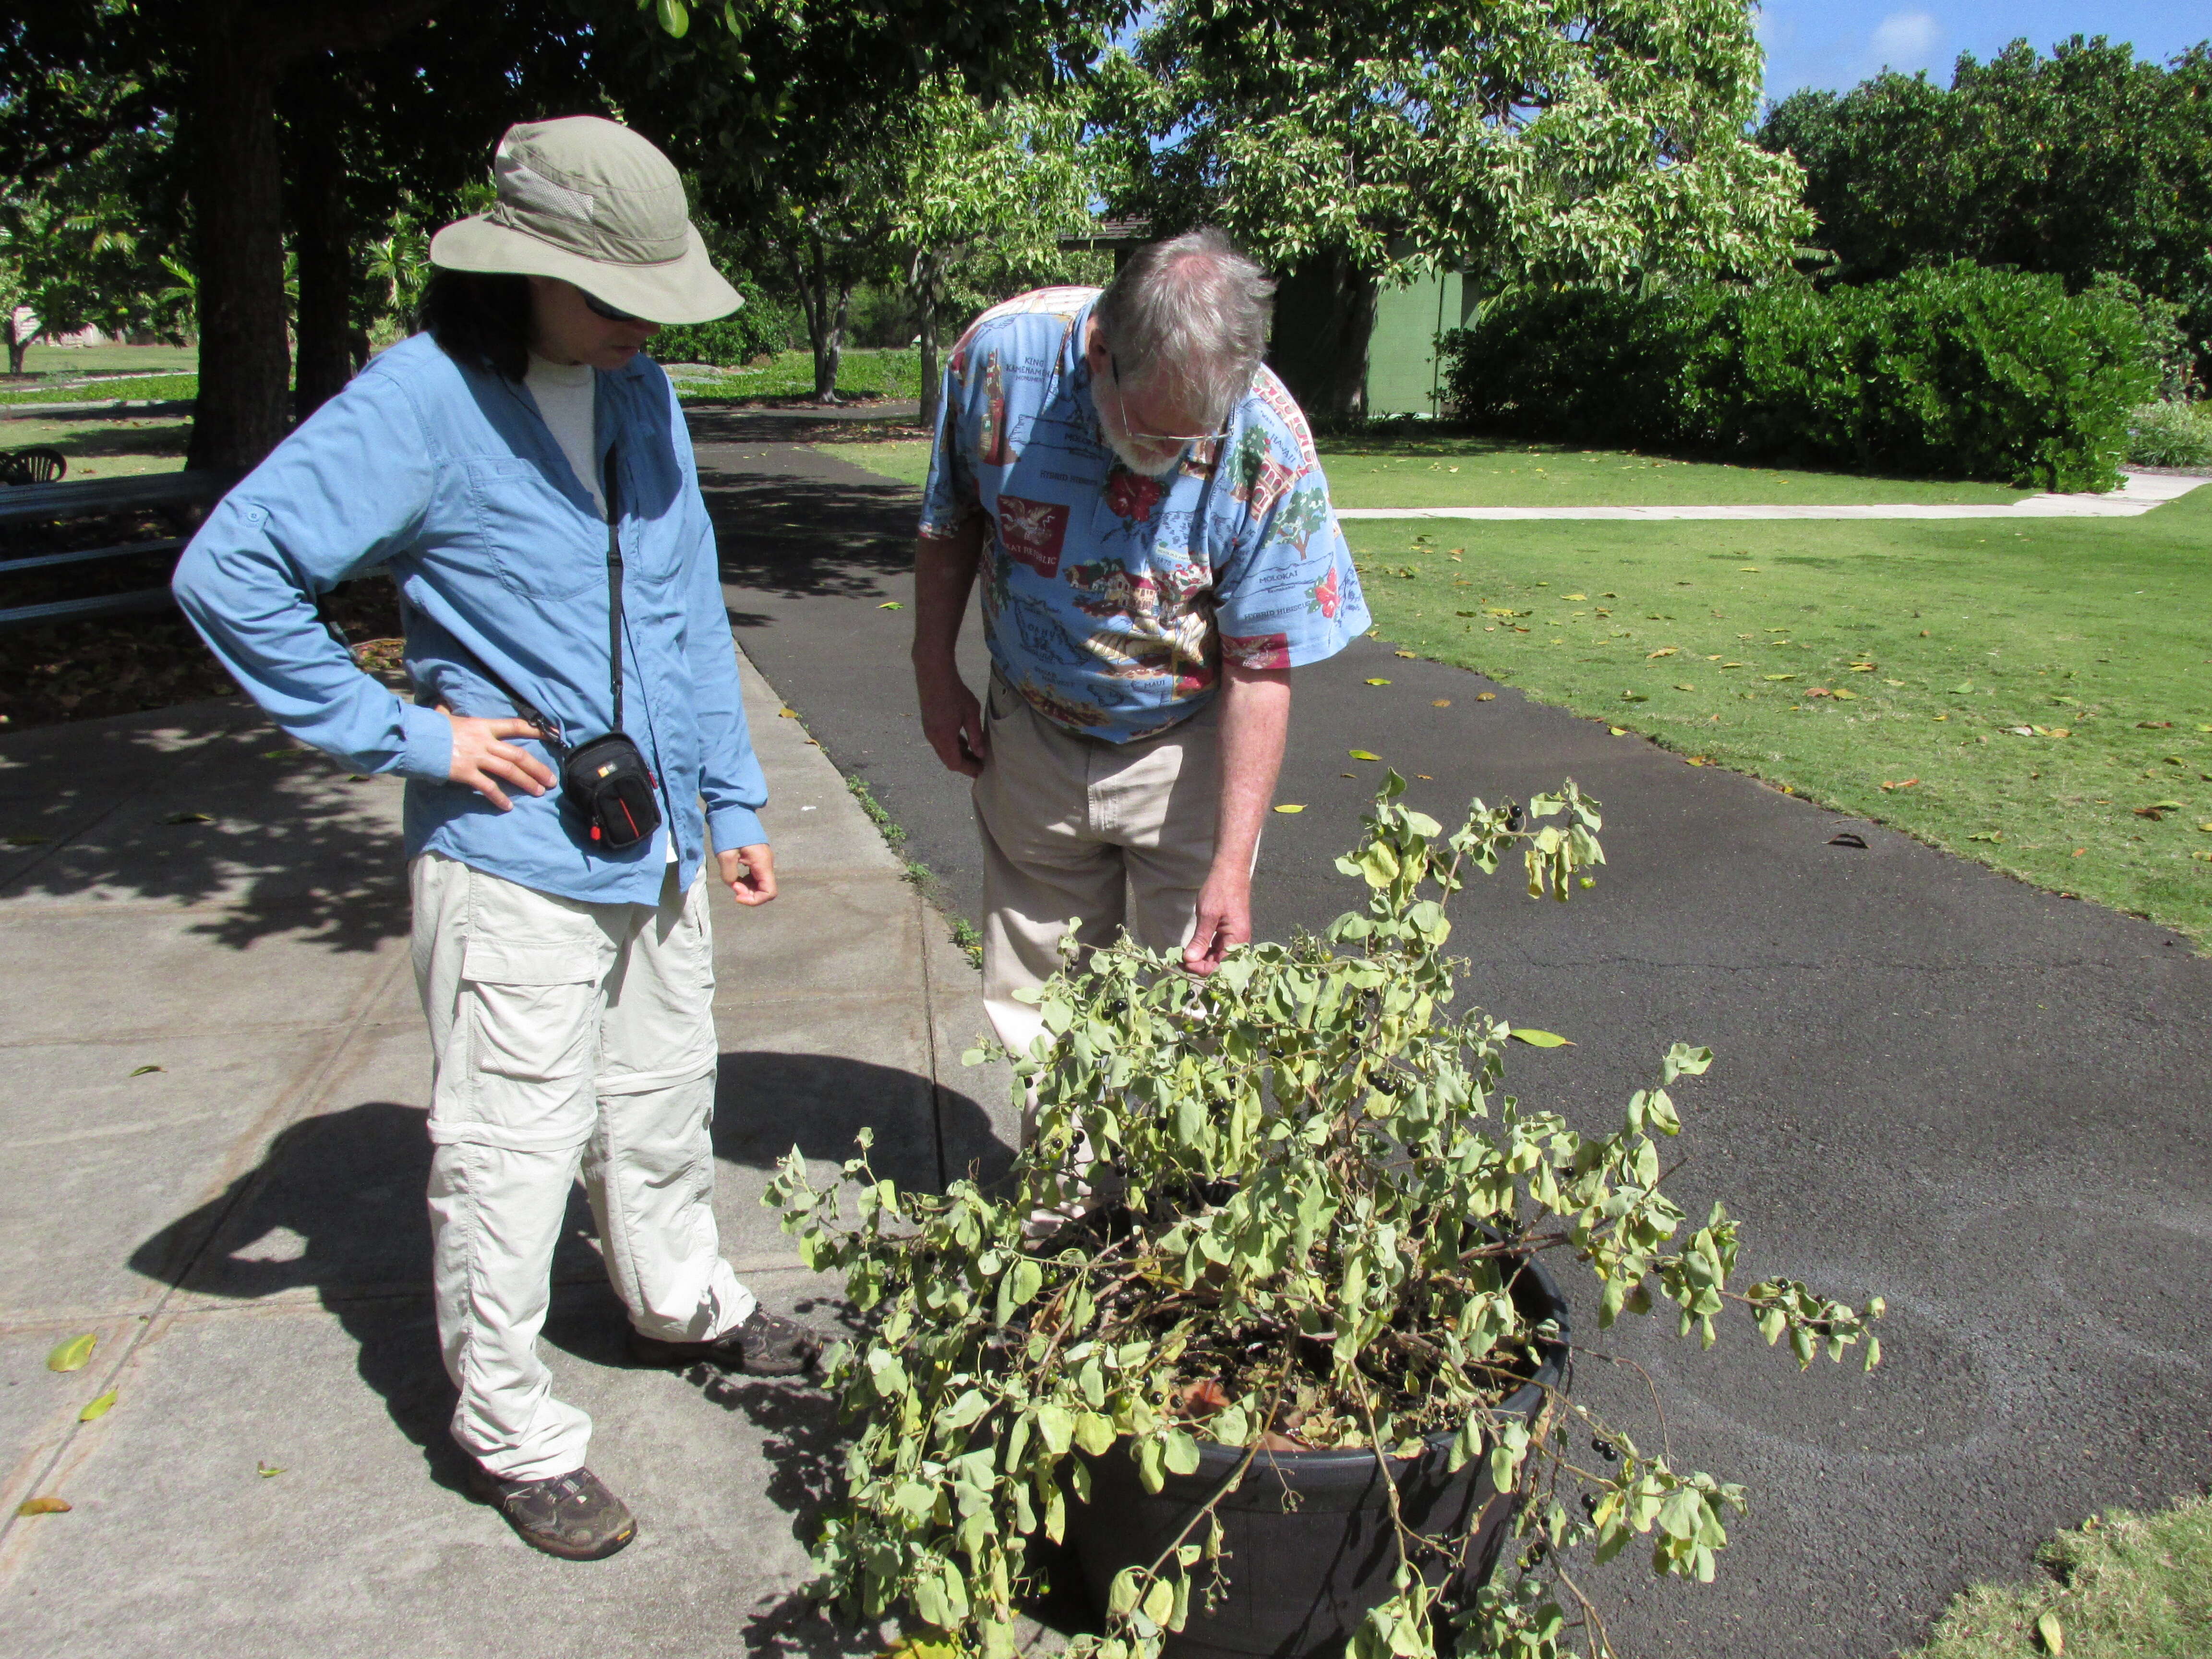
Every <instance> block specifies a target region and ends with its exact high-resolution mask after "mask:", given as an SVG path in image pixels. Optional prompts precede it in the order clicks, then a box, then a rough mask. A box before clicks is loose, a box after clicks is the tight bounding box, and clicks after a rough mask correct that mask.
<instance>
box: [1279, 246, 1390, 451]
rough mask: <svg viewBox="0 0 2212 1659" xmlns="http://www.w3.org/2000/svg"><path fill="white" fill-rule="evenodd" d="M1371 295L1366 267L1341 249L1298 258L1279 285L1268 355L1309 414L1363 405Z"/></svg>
mask: <svg viewBox="0 0 2212 1659" xmlns="http://www.w3.org/2000/svg"><path fill="white" fill-rule="evenodd" d="M1375 295H1376V282H1375V277H1374V276H1373V274H1372V273H1370V272H1368V271H1364V270H1360V269H1359V268H1358V266H1357V265H1355V264H1353V263H1352V260H1351V258H1349V256H1347V255H1346V253H1345V252H1343V251H1342V250H1341V249H1337V250H1333V251H1331V252H1328V253H1323V254H1320V255H1317V256H1316V258H1312V259H1310V260H1309V261H1308V262H1307V263H1306V264H1303V265H1300V266H1299V267H1298V268H1297V270H1294V271H1292V272H1291V273H1290V274H1289V275H1288V276H1285V278H1284V279H1283V282H1282V284H1281V286H1280V287H1279V289H1278V290H1277V293H1276V298H1275V331H1274V340H1273V344H1272V345H1271V346H1270V348H1269V349H1268V353H1267V362H1268V364H1269V365H1270V366H1271V367H1272V368H1273V369H1274V371H1275V373H1276V374H1279V375H1280V376H1282V379H1283V384H1284V385H1285V386H1288V387H1289V388H1290V392H1291V396H1292V397H1293V398H1297V400H1298V406H1299V407H1300V408H1301V409H1303V410H1305V412H1306V414H1307V415H1308V416H1310V417H1312V418H1314V419H1316V420H1318V421H1323V422H1338V421H1351V420H1357V419H1358V418H1359V417H1360V416H1362V415H1364V414H1365V413H1366V410H1367V349H1368V342H1369V339H1370V337H1371V336H1372V335H1373V334H1374V332H1375Z"/></svg>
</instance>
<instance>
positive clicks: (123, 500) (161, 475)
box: [0, 469, 240, 525]
mask: <svg viewBox="0 0 2212 1659" xmlns="http://www.w3.org/2000/svg"><path fill="white" fill-rule="evenodd" d="M239 477H240V475H239V474H237V473H234V472H219V471H210V470H206V469H201V470H197V471H184V472H142V473H139V474H137V476H135V477H127V478H84V479H77V480H70V479H64V480H63V481H62V482H61V483H48V484H20V485H17V486H15V487H14V488H12V489H0V525H10V524H34V523H38V522H40V521H41V520H47V519H87V518H91V517H93V516H94V515H95V514H98V513H127V512H130V511H131V510H132V509H134V508H139V509H149V508H158V507H195V506H198V505H199V504H201V503H202V502H212V501H220V500H221V499H222V496H223V495H225V494H226V493H227V492H228V490H229V489H230V487H231V486H232V485H233V484H234V483H237V482H238V480H239Z"/></svg>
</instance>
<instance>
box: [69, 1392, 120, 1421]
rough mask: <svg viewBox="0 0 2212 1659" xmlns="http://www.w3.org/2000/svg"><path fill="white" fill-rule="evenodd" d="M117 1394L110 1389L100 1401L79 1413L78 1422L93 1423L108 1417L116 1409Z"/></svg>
mask: <svg viewBox="0 0 2212 1659" xmlns="http://www.w3.org/2000/svg"><path fill="white" fill-rule="evenodd" d="M115 1394H116V1391H115V1390H114V1389H109V1390H108V1391H107V1392H106V1394H104V1395H100V1398H99V1399H97V1400H95V1401H93V1402H92V1403H91V1404H90V1405H88V1406H87V1407H85V1408H84V1409H83V1410H82V1411H81V1412H79V1413H77V1414H76V1420H77V1421H78V1422H80V1423H91V1422H94V1421H96V1420H97V1419H100V1418H103V1417H105V1416H106V1415H107V1413H110V1412H112V1411H113V1410H114V1409H115Z"/></svg>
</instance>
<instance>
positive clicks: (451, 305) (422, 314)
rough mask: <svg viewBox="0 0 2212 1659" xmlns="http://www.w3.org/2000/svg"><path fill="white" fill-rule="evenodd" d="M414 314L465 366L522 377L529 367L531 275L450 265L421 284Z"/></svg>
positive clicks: (483, 371) (453, 356)
mask: <svg viewBox="0 0 2212 1659" xmlns="http://www.w3.org/2000/svg"><path fill="white" fill-rule="evenodd" d="M416 321H417V322H418V323H419V324H420V325H422V330H423V331H424V332H425V333H427V334H428V335H429V337H431V338H432V339H434V340H435V341H436V342H437V343H438V349H440V350H441V351H443V352H444V353H445V354H446V355H447V356H448V357H451V358H452V359H453V361H454V362H457V363H459V364H460V366H461V367H462V368H473V369H476V370H478V371H479V372H481V373H483V374H498V375H501V376H504V377H505V378H506V379H507V380H520V379H522V378H523V376H525V375H526V374H529V372H530V279H529V278H528V277H527V276H513V275H512V274H510V273H508V272H506V271H488V270H447V269H446V267H444V266H443V265H441V266H439V267H437V268H436V269H435V270H432V271H431V273H430V280H429V282H428V283H425V284H424V285H423V289H422V305H421V307H419V308H418V309H417V310H416Z"/></svg>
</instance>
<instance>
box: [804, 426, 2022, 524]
mask: <svg viewBox="0 0 2212 1659" xmlns="http://www.w3.org/2000/svg"><path fill="white" fill-rule="evenodd" d="M837 453H839V454H840V455H842V456H843V457H845V459H848V460H854V461H858V462H859V463H860V465H863V466H865V467H866V468H868V469H869V470H870V471H875V472H880V473H882V474H883V475H884V477H889V478H898V479H902V480H903V481H904V482H906V483H911V484H915V485H919V484H920V483H921V482H922V479H923V478H924V477H925V476H926V475H927V473H928V471H929V446H928V445H927V444H926V443H883V444H871V445H869V446H868V447H866V449H855V448H853V447H848V446H842V445H841V446H840V447H839V448H838V451H837ZM1321 462H1322V471H1325V472H1327V473H1328V484H1329V498H1330V499H1331V500H1332V501H1334V502H1335V503H1336V504H1337V505H1338V506H1339V507H1681V506H1696V507H1734V506H1738V505H1743V504H1754V505H1768V504H1773V505H1784V506H1797V505H1804V506H1821V507H1825V506H1829V505H1832V504H1835V503H1838V502H1842V503H1863V502H1892V503H1905V502H1930V501H1935V502H1945V503H1950V502H1961V503H1969V504H1972V503H1977V502H1984V501H1995V502H2000V503H2002V502H2006V501H2020V500H2021V499H2022V498H2023V497H2024V496H2025V495H2027V493H2028V492H2027V491H2024V490H2018V489H2007V488H2005V487H2004V486H2003V485H2002V484H1984V483H1942V482H1931V481H1930V480H1928V479H1924V478H1868V477H1860V476H1858V475H1857V474H1856V473H1850V472H1794V471H1778V470H1776V469H1775V468H1772V467H1747V466H1720V465H1714V464H1712V463H1711V462H1706V461H1674V460H1668V459H1666V458H1664V457H1663V456H1655V455H1637V454H1632V453H1627V452H1626V451H1623V450H1616V449H1585V450H1566V449H1561V448H1559V447H1555V446H1529V445H1517V444H1516V445H1510V446H1508V445H1502V444H1498V443H1493V442H1492V441H1489V440H1486V439H1481V438H1443V437H1439V438H1413V439H1379V438H1378V439H1370V440H1366V441H1358V440H1335V441H1326V440H1325V441H1323V442H1322V449H1321Z"/></svg>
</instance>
